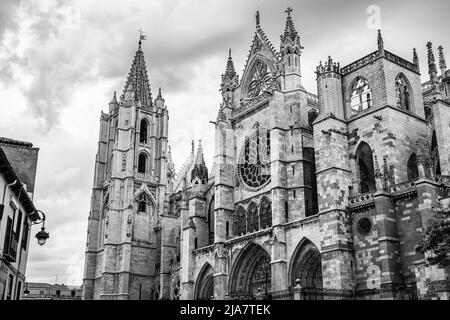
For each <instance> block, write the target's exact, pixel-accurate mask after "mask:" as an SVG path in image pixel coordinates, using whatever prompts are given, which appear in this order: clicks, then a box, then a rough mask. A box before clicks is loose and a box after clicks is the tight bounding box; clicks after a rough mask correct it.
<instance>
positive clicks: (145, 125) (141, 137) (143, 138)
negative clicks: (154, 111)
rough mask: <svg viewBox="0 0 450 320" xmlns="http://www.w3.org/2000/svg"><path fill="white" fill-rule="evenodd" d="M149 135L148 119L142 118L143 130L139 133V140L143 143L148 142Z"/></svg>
mask: <svg viewBox="0 0 450 320" xmlns="http://www.w3.org/2000/svg"><path fill="white" fill-rule="evenodd" d="M147 137H148V123H147V120H145V119H142V120H141V131H140V135H139V142H140V143H142V144H147Z"/></svg>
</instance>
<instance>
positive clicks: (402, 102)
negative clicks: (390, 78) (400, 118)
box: [395, 74, 411, 110]
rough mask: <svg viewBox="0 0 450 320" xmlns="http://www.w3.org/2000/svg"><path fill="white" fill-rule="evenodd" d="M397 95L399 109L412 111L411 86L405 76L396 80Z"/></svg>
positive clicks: (400, 75) (400, 76)
mask: <svg viewBox="0 0 450 320" xmlns="http://www.w3.org/2000/svg"><path fill="white" fill-rule="evenodd" d="M395 94H396V97H397V107H399V108H400V109H405V110H411V97H410V92H409V85H408V82H407V81H406V78H405V76H404V75H402V74H399V75H398V76H397V78H396V79H395Z"/></svg>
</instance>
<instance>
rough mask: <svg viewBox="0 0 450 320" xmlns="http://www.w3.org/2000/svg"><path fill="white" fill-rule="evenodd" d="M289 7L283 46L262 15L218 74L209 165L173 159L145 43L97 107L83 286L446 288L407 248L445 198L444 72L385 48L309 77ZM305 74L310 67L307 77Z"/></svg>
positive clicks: (191, 293)
mask: <svg viewBox="0 0 450 320" xmlns="http://www.w3.org/2000/svg"><path fill="white" fill-rule="evenodd" d="M291 12H292V10H291V9H289V8H288V10H286V13H287V18H286V24H285V29H284V33H283V34H282V36H281V44H280V48H279V50H276V49H275V48H274V46H273V45H272V44H271V42H270V40H269V39H268V38H267V36H266V35H265V34H264V32H263V30H262V28H261V25H260V15H259V13H258V12H257V14H256V31H255V34H254V36H253V40H252V43H251V47H250V52H249V55H248V58H247V61H246V63H245V68H244V72H243V75H242V77H239V75H238V74H237V73H236V71H235V68H234V64H233V60H232V57H231V51H230V54H229V58H228V61H227V63H226V69H225V73H224V74H223V75H222V79H221V86H220V88H221V94H222V103H221V105H220V107H219V110H218V114H217V119H216V120H215V122H214V125H215V154H214V164H213V166H212V168H211V170H210V171H208V168H207V167H206V164H205V160H204V156H203V151H202V146H201V144H199V145H198V147H197V150H195V146H194V143H193V144H192V151H191V154H190V155H189V156H188V159H187V160H186V161H185V163H184V165H183V167H182V168H181V169H180V170H179V171H178V172H175V168H174V164H173V162H172V157H171V152H170V147H168V120H169V116H168V110H167V108H166V106H165V101H164V99H163V98H162V95H161V89H160V90H159V94H158V96H157V97H156V99H154V100H153V99H152V94H151V90H150V85H149V80H148V76H147V70H146V65H145V60H144V55H143V52H142V49H141V42H139V48H138V50H137V52H136V55H135V57H134V61H133V63H132V66H131V70H130V72H129V74H128V79H127V81H126V84H125V88H124V91H123V93H122V95H121V96H120V97H119V99H117V98H116V94H114V97H113V99H112V101H111V102H110V104H109V112H108V113H103V112H102V114H101V117H100V135H99V142H98V151H97V156H96V162H95V175H94V186H93V191H92V199H91V211H90V213H89V223H88V236H87V245H86V260H85V272H84V283H83V298H84V299H132V300H140V299H142V300H149V299H291V300H297V299H311V300H312V299H422V298H427V297H428V298H429V297H440V298H446V299H449V294H450V289H448V288H449V287H450V285H449V283H448V279H449V275H450V271H449V270H448V269H445V268H444V269H442V268H438V267H431V266H427V265H426V263H425V259H424V258H425V256H424V255H423V254H422V253H419V252H418V251H417V250H416V247H417V244H418V242H419V241H420V239H421V236H422V230H423V229H422V228H423V227H424V226H425V224H426V221H427V220H428V219H429V218H430V217H431V216H432V215H433V211H434V210H436V208H442V207H447V206H448V205H449V199H450V192H449V191H450V158H449V150H450V142H449V140H448V139H446V137H448V136H449V135H450V126H449V124H450V70H447V66H446V63H445V58H444V54H443V48H442V47H439V48H438V49H439V67H440V73H438V71H437V66H436V61H435V57H434V54H433V49H432V44H431V43H428V44H427V47H428V70H429V75H430V80H429V81H427V82H426V83H424V84H421V81H420V69H419V60H418V57H417V54H416V51H415V50H414V51H413V59H412V62H411V61H408V60H406V59H403V58H401V57H399V56H397V55H395V54H393V53H391V52H389V51H387V50H386V49H385V48H384V43H383V39H382V35H381V33H380V32H378V43H377V49H376V50H375V51H374V52H371V53H369V54H368V55H367V56H365V57H363V58H361V59H359V60H357V61H355V62H353V63H351V64H349V65H347V66H344V67H341V66H340V64H339V63H336V62H334V61H333V60H332V58H331V57H328V59H327V61H326V62H325V63H322V62H320V64H319V66H318V67H317V70H316V79H317V91H318V92H317V93H318V95H317V96H316V95H315V94H312V93H309V92H307V91H306V90H305V88H304V87H303V85H302V69H301V55H302V50H303V46H302V43H301V39H300V35H299V33H298V32H297V31H296V29H295V27H294V23H293V20H292V17H291ZM306 76H310V75H306Z"/></svg>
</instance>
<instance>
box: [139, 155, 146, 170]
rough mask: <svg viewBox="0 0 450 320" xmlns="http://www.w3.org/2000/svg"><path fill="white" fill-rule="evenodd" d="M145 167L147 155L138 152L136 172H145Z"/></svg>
mask: <svg viewBox="0 0 450 320" xmlns="http://www.w3.org/2000/svg"><path fill="white" fill-rule="evenodd" d="M146 168H147V155H146V154H145V153H141V154H139V158H138V172H139V173H145V172H146Z"/></svg>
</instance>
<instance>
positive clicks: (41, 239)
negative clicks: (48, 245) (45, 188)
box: [31, 210, 50, 246]
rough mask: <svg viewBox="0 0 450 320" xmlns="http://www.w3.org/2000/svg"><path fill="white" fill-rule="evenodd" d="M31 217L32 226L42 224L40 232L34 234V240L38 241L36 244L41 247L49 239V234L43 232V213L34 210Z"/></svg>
mask: <svg viewBox="0 0 450 320" xmlns="http://www.w3.org/2000/svg"><path fill="white" fill-rule="evenodd" d="M41 216H42V217H41ZM31 217H32V221H33V223H32V224H39V223H42V228H41V231H39V232H38V233H36V239H37V241H38V244H39V245H40V246H43V245H44V244H45V242H46V241H47V239H48V238H49V237H50V235H49V233H48V232H47V231H45V213H43V212H42V211H41V210H36V211H34V212H33V213H32V214H31ZM33 218H34V219H33Z"/></svg>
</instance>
